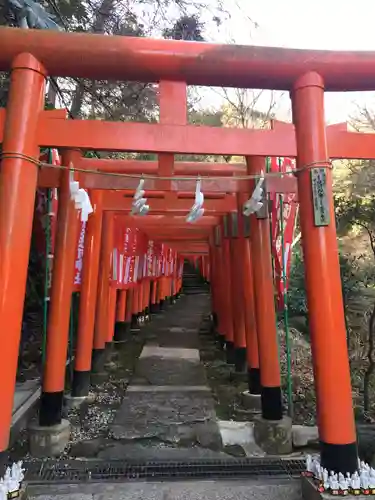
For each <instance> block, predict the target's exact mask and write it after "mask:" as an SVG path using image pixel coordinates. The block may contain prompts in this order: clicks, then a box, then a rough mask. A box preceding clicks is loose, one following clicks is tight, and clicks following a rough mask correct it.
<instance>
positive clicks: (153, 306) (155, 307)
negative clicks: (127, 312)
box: [150, 304, 160, 314]
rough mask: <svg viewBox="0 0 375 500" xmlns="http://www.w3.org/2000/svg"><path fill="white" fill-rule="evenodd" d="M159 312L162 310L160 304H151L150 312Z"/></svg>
mask: <svg viewBox="0 0 375 500" xmlns="http://www.w3.org/2000/svg"><path fill="white" fill-rule="evenodd" d="M159 312H160V306H159V304H150V313H151V314H158V313H159Z"/></svg>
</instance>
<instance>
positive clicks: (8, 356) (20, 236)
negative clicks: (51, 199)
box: [0, 54, 45, 462]
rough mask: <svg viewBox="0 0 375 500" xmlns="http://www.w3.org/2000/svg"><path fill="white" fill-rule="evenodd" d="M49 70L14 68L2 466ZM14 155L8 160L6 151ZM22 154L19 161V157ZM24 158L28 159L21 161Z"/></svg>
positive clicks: (1, 235) (1, 195)
mask: <svg viewBox="0 0 375 500" xmlns="http://www.w3.org/2000/svg"><path fill="white" fill-rule="evenodd" d="M44 79H45V72H44V68H43V67H42V65H41V64H40V63H39V62H38V61H37V60H36V59H35V58H34V57H33V56H32V55H30V54H20V55H19V56H17V57H16V58H15V60H14V62H13V64H12V69H11V76H10V89H9V95H8V104H7V110H6V117H5V124H4V137H3V144H2V154H3V155H4V158H3V159H2V161H1V169H0V324H1V329H2V331H3V335H2V340H1V357H0V366H1V368H0V378H1V383H0V401H1V411H0V462H2V461H3V460H2V458H3V456H4V459H5V458H6V450H7V448H8V442H9V432H10V425H11V420H12V411H13V398H14V389H15V381H16V372H17V362H18V352H19V342H20V335H21V324H22V314H23V305H24V300H25V289H26V278H27V268H28V264H29V253H30V242H31V231H32V224H33V216H34V202H35V192H36V187H37V178H38V167H37V165H36V164H34V163H33V162H32V161H30V160H28V157H30V158H35V159H36V160H37V159H38V157H39V147H38V144H37V142H36V130H37V126H38V120H39V111H41V110H42V109H43V104H44ZM7 152H9V153H12V157H10V156H9V157H8V158H6V156H5V155H6V153H7ZM17 154H19V155H20V157H19V158H16V155H17ZM22 155H25V157H23V158H22V157H21V156H22Z"/></svg>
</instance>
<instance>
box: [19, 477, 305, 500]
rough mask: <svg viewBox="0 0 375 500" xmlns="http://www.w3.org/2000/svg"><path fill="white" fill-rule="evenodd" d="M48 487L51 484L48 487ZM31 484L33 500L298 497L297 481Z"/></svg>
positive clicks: (285, 499)
mask: <svg viewBox="0 0 375 500" xmlns="http://www.w3.org/2000/svg"><path fill="white" fill-rule="evenodd" d="M49 488H51V487H49ZM48 491H49V492H50V491H51V490H50V489H49V490H48V489H47V488H46V487H42V486H39V487H35V488H33V491H30V493H29V496H28V498H29V499H35V500H140V499H142V500H299V499H301V486H300V481H298V480H294V481H292V480H291V481H286V480H281V479H277V480H272V479H269V480H265V479H263V480H262V481H251V480H246V479H243V480H237V481H229V480H228V481H224V480H222V481H221V480H212V481H176V482H167V481H166V482H135V483H126V484H91V485H56V487H55V491H54V493H53V494H52V493H51V492H50V493H48Z"/></svg>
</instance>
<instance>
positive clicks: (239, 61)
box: [0, 28, 375, 91]
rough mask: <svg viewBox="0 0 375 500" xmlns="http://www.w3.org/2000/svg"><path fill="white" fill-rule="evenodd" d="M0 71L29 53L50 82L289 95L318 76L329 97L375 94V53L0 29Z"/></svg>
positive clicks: (7, 68)
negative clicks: (301, 81)
mask: <svg viewBox="0 0 375 500" xmlns="http://www.w3.org/2000/svg"><path fill="white" fill-rule="evenodd" d="M0 44H1V51H0V71H7V70H9V69H10V65H11V62H12V61H13V60H14V58H15V56H16V55H17V54H20V53H22V52H29V53H32V54H33V55H34V56H35V57H36V58H37V59H38V60H39V61H40V62H41V63H42V64H43V65H44V66H45V67H46V69H47V70H48V71H49V73H50V74H51V75H55V76H71V77H82V78H91V79H97V80H103V79H108V80H136V81H143V82H158V81H160V80H175V81H186V83H187V84H188V85H207V86H220V87H241V88H259V89H275V90H290V89H291V88H292V85H293V83H294V82H295V81H296V80H297V78H298V77H299V76H301V75H303V74H305V73H307V72H309V71H316V72H317V73H319V74H320V75H321V76H322V77H323V79H324V82H325V86H326V89H327V90H333V91H360V90H374V89H375V53H374V52H371V51H366V52H365V51H363V52H344V51H327V50H324V51H319V50H300V49H285V48H275V47H254V46H247V45H219V44H212V43H198V42H185V41H175V40H154V39H149V38H141V37H139V38H132V37H124V36H104V35H97V34H95V35H92V34H86V33H64V32H58V31H48V30H23V29H18V28H1V29H0Z"/></svg>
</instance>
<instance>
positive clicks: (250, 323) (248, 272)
mask: <svg viewBox="0 0 375 500" xmlns="http://www.w3.org/2000/svg"><path fill="white" fill-rule="evenodd" d="M237 199H238V218H239V219H238V231H239V238H240V242H241V259H242V262H243V270H242V273H241V276H242V280H243V299H244V314H245V331H246V360H247V371H248V387H249V392H250V394H256V395H259V394H261V385H260V369H259V352H258V336H257V326H256V314H255V299H254V280H253V270H252V261H251V249H250V219H249V217H245V216H244V215H243V213H242V208H243V204H244V203H245V202H246V201H247V200H248V195H246V193H239V195H238V197H237Z"/></svg>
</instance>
